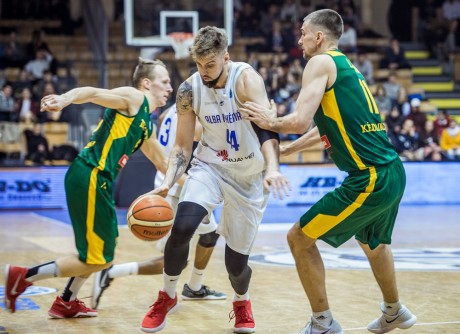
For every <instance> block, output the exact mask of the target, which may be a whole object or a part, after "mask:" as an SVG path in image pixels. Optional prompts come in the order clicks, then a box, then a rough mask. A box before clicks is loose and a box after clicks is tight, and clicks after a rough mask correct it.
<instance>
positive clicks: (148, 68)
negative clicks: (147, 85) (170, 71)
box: [133, 57, 166, 88]
mask: <svg viewBox="0 0 460 334" xmlns="http://www.w3.org/2000/svg"><path fill="white" fill-rule="evenodd" d="M157 66H163V67H164V68H166V65H165V64H164V63H163V62H162V61H161V60H151V59H144V58H141V57H139V63H138V64H137V66H136V68H135V69H134V73H133V86H134V87H136V88H138V87H139V86H140V84H141V81H142V79H145V78H147V79H150V80H154V79H155V75H156V71H155V69H156V67H157Z"/></svg>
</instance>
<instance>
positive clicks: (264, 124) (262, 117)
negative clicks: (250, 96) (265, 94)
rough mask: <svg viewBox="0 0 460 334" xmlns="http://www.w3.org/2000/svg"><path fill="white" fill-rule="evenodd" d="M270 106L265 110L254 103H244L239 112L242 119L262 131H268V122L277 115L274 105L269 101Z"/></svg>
mask: <svg viewBox="0 0 460 334" xmlns="http://www.w3.org/2000/svg"><path fill="white" fill-rule="evenodd" d="M270 105H271V107H270V108H267V107H264V106H262V105H260V104H257V103H255V102H246V103H244V104H243V107H242V108H240V109H239V110H240V112H241V113H242V114H243V118H244V119H247V120H249V121H251V122H253V123H255V124H257V125H258V126H259V127H260V128H262V129H265V130H270V122H271V121H272V120H273V119H274V118H276V115H277V106H276V103H275V102H274V101H273V100H271V101H270Z"/></svg>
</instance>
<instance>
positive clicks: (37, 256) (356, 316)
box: [0, 206, 460, 334]
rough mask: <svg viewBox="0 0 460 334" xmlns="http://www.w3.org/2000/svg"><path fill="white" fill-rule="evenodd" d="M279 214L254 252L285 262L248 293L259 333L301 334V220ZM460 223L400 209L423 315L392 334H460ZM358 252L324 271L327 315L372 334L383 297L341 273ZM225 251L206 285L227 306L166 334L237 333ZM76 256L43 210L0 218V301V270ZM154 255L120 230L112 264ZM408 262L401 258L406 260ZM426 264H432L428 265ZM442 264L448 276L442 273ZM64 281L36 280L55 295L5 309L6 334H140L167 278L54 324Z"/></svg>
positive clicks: (195, 313) (190, 304)
mask: <svg viewBox="0 0 460 334" xmlns="http://www.w3.org/2000/svg"><path fill="white" fill-rule="evenodd" d="M283 210H286V219H285V221H279V223H280V224H265V223H263V224H262V225H261V229H260V233H259V236H258V239H257V242H256V244H255V247H254V251H253V253H254V254H257V255H261V258H264V256H265V255H268V256H266V257H265V258H268V259H270V254H273V255H274V256H273V258H274V259H275V261H274V262H276V261H278V260H277V259H278V257H277V254H284V255H283V256H280V258H281V260H280V262H279V263H280V264H273V263H271V261H270V260H268V261H265V262H264V261H258V260H257V258H258V257H257V256H256V257H255V258H254V260H251V263H250V264H251V267H252V269H253V277H252V282H251V286H250V296H251V300H252V304H253V311H254V316H255V320H256V325H257V333H262V334H263V333H276V334H289V333H298V332H299V331H300V330H301V328H302V327H303V326H304V325H305V323H306V322H307V321H308V318H309V316H310V308H309V305H308V303H307V300H306V297H305V295H304V292H303V290H302V288H301V285H300V282H299V279H298V277H297V273H296V271H295V268H294V267H293V266H292V265H290V264H289V257H288V256H287V257H286V254H288V253H289V252H288V248H287V243H286V240H285V239H286V238H285V236H286V231H287V229H288V228H289V226H290V224H287V223H290V222H291V221H293V220H294V219H295V218H292V217H291V216H292V212H291V211H290V210H288V209H283ZM295 216H297V213H295ZM459 217H460V207H459V206H441V207H440V206H428V207H421V206H417V207H411V206H402V207H401V212H400V215H399V217H398V221H397V226H396V228H395V233H394V240H393V246H394V249H395V250H398V251H399V250H402V252H403V253H404V254H406V253H410V254H411V255H410V256H409V257H410V259H409V260H410V261H412V262H410V263H403V265H407V266H409V269H403V270H398V272H397V279H398V284H399V289H400V295H401V300H402V301H403V303H404V304H406V305H407V306H408V307H409V308H410V309H411V310H412V312H413V313H415V314H416V315H417V317H418V323H417V325H416V326H414V327H413V328H411V329H409V330H406V331H401V330H395V331H394V332H392V333H408V334H409V333H412V334H415V333H416V334H425V333H433V334H444V333H449V334H450V333H460V271H459V270H460V261H459V258H460V219H459ZM319 245H320V249H321V250H322V251H324V252H336V250H334V249H332V248H331V247H329V246H327V245H325V244H323V243H320V244H319ZM356 247H357V245H356V243H355V242H354V241H353V240H351V241H349V242H347V243H346V244H345V245H343V246H342V247H341V248H339V252H344V253H346V254H345V255H344V256H338V260H337V263H336V264H337V265H336V266H335V267H334V266H332V267H330V266H327V268H328V269H327V284H328V292H329V299H330V304H331V309H332V311H333V314H334V316H335V317H336V318H337V319H338V320H339V321H340V323H341V324H342V327H343V328H344V330H345V333H350V334H361V333H368V331H367V330H366V328H365V327H366V325H367V323H368V322H370V321H371V320H373V319H374V318H375V317H377V316H378V315H379V302H380V300H381V296H380V293H379V290H378V287H377V285H376V283H375V281H374V280H373V277H372V273H371V272H370V270H369V269H354V267H353V265H351V266H350V267H348V268H347V267H345V268H340V269H339V268H338V267H340V266H341V263H345V262H346V261H358V262H359V261H360V259H361V260H362V258H361V257H359V256H357V255H353V254H355V253H354V252H356ZM223 250H224V241H223V240H220V241H219V243H218V245H217V247H216V249H215V253H214V255H213V258H212V260H211V263H210V265H209V267H208V269H207V271H206V273H205V284H207V285H209V286H210V287H211V288H213V289H216V290H220V291H223V292H225V293H226V294H227V295H228V296H229V297H228V298H227V300H224V301H198V302H197V301H184V302H181V303H180V308H179V311H178V312H177V313H175V314H173V315H170V316H169V317H168V322H167V326H166V328H165V329H164V330H163V331H161V333H165V334H167V333H170V334H171V333H174V334H185V333H187V334H201V333H203V334H205V333H206V334H207V333H232V327H233V320H232V321H230V322H229V317H228V314H229V312H230V310H231V298H232V296H233V295H232V289H231V286H230V283H229V281H228V278H227V274H226V271H225V266H224V262H223V255H224V254H223ZM409 250H410V251H409ZM438 250H439V253H438ZM73 252H74V245H73V236H72V230H71V227H70V225H68V224H66V223H63V222H60V221H58V220H55V219H50V218H48V217H45V216H43V215H41V214H40V212H36V213H31V212H26V211H19V212H18V211H0V266H1V267H0V270H1V271H0V295H2V294H3V285H4V273H3V267H4V265H5V264H6V263H13V264H20V265H26V266H28V265H34V264H37V263H42V262H45V261H50V260H53V259H55V258H56V257H58V256H59V255H62V254H68V253H73ZM347 252H349V253H347ZM334 254H335V253H334ZM350 254H351V255H350ZM356 254H357V253H356ZM423 254H425V255H426V254H428V256H430V255H431V258H430V259H429V260H426V258H425V257H423V256H424V255H423ZM433 254H434V255H433ZM446 254H448V255H446ZM158 255H159V252H158V251H157V250H156V248H155V245H154V244H153V243H148V242H143V241H140V240H137V239H135V238H134V237H133V236H132V235H131V234H130V232H129V231H128V230H126V228H120V239H119V247H118V248H117V253H116V262H118V263H121V262H127V261H138V260H143V259H146V258H149V257H151V256H158ZM422 255H423V256H422ZM406 260H407V258H404V257H403V261H402V262H404V261H406ZM283 261H285V262H283ZM286 261H287V262H286ZM341 261H344V262H341ZM427 261H431V262H430V264H429V265H427V263H428V262H427ZM270 263H271V264H270ZM286 263H287V264H286ZM347 263H348V262H347ZM441 264H442V265H446V266H447V269H436V268H437V266H441ZM430 265H431V267H430ZM427 268H428V269H427ZM189 271H190V266H188V267H187V268H186V269H185V271H184V272H183V274H182V276H181V279H180V282H179V287H180V288H181V287H182V285H183V283H184V282H185V281H186V280H187V278H188V275H189ZM65 282H66V279H65V278H54V279H49V280H44V281H40V282H37V283H36V286H38V287H44V288H46V287H47V288H55V289H58V290H59V291H58V292H53V293H48V294H42V295H36V296H27V297H24V300H23V303H24V305H25V308H27V309H26V310H19V311H17V312H16V313H15V314H10V313H8V312H6V311H5V309H4V308H1V307H0V334H5V333H9V334H16V333H40V334H51V333H69V334H74V333H75V334H76V333H85V334H93V333H114V334H115V333H120V334H121V333H141V331H140V328H139V327H140V323H141V321H142V319H143V317H144V315H145V313H146V312H147V310H148V309H149V306H150V305H151V304H152V303H153V302H154V300H155V299H156V295H157V291H158V289H160V288H161V286H162V280H161V276H129V277H123V278H118V279H116V280H114V281H113V283H112V285H111V287H110V288H109V289H108V290H107V291H106V292H105V294H104V297H103V299H102V301H101V303H100V307H99V317H97V318H86V319H65V320H57V319H50V318H49V317H48V315H47V310H48V308H49V307H50V305H51V303H52V302H53V300H54V298H55V296H56V295H57V294H58V293H60V290H61V289H62V288H63V286H64V285H65ZM91 286H92V277H90V279H88V281H87V282H86V283H85V285H84V287H83V288H82V291H81V293H80V298H81V299H83V300H84V301H85V300H87V301H88V304H89V299H85V297H87V296H90V295H91ZM178 292H180V290H178Z"/></svg>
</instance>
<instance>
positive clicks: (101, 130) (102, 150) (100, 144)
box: [79, 97, 152, 179]
mask: <svg viewBox="0 0 460 334" xmlns="http://www.w3.org/2000/svg"><path fill="white" fill-rule="evenodd" d="M151 134H152V121H151V119H150V110H149V104H148V101H147V98H146V97H144V102H143V103H142V105H141V107H140V108H139V112H138V113H137V114H136V115H135V116H126V115H123V114H122V113H120V112H119V111H117V110H115V109H110V108H107V109H106V110H105V112H104V116H103V118H102V120H101V121H100V122H99V124H98V126H97V127H96V129H95V130H94V132H93V134H92V135H91V139H90V142H89V143H88V144H87V145H86V146H85V148H84V149H83V150H82V152H81V153H80V154H79V157H80V158H81V159H83V160H84V161H85V162H86V163H87V164H88V165H90V166H94V167H95V168H97V169H99V170H100V171H103V172H106V173H108V174H109V175H110V176H111V177H112V179H114V178H115V177H116V175H117V174H118V172H119V171H120V170H121V169H122V168H123V167H124V166H125V165H126V163H127V162H128V159H129V156H130V155H131V154H132V153H133V152H134V151H136V150H137V149H138V148H139V147H140V146H141V145H142V143H143V142H144V140H147V139H148V138H149V137H150V136H151Z"/></svg>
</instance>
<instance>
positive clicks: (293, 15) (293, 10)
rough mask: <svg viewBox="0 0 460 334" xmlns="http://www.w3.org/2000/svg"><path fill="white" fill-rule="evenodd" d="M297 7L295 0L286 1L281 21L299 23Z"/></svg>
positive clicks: (283, 5)
mask: <svg viewBox="0 0 460 334" xmlns="http://www.w3.org/2000/svg"><path fill="white" fill-rule="evenodd" d="M298 14H299V13H298V12H297V6H296V3H295V1H294V0H284V1H283V2H282V5H281V10H280V19H281V21H282V22H295V21H297V15H298Z"/></svg>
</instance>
